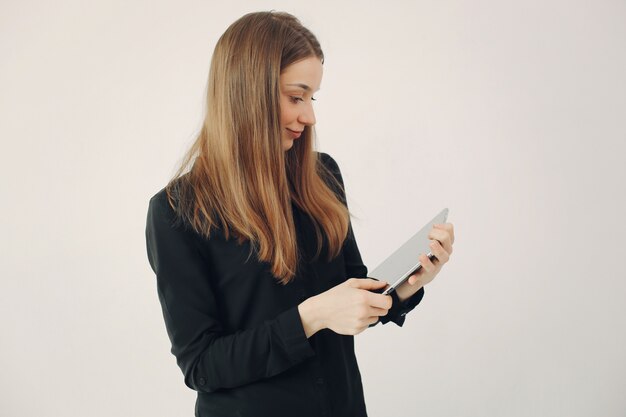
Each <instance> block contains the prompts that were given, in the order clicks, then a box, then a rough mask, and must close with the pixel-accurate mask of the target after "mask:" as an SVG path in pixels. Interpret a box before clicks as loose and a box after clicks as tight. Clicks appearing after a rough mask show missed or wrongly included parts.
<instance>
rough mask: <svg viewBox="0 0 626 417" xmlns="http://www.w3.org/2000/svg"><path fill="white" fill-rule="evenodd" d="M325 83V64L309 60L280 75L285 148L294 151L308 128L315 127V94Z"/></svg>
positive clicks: (317, 60)
mask: <svg viewBox="0 0 626 417" xmlns="http://www.w3.org/2000/svg"><path fill="white" fill-rule="evenodd" d="M321 82H322V61H320V59H319V58H317V57H310V58H306V59H303V60H301V61H298V62H294V63H293V64H291V65H289V66H288V67H286V68H285V69H284V70H283V72H282V73H281V74H280V128H281V135H282V143H283V149H284V150H285V151H287V150H289V149H291V147H292V146H293V141H294V140H298V138H299V137H300V135H301V134H302V131H303V130H304V128H305V127H306V126H313V125H314V124H315V114H314V113H313V101H315V99H314V98H313V93H315V92H317V91H318V90H319V89H320V84H321Z"/></svg>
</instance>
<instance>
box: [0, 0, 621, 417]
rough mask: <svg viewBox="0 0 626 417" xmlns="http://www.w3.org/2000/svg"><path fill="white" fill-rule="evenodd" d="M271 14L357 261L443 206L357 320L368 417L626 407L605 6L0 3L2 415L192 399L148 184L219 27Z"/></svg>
mask: <svg viewBox="0 0 626 417" xmlns="http://www.w3.org/2000/svg"><path fill="white" fill-rule="evenodd" d="M270 9H275V10H285V11H288V12H291V13H293V14H295V15H296V16H298V17H299V18H300V19H301V21H302V22H303V23H304V24H305V25H306V26H307V27H309V28H310V29H311V30H312V31H313V32H314V33H315V34H316V35H317V36H318V38H319V40H320V42H321V44H322V47H323V49H324V52H325V55H326V61H325V64H324V78H323V81H322V89H321V91H320V92H319V94H318V95H317V99H318V101H317V103H316V105H315V106H316V116H317V120H318V124H317V132H318V137H317V148H318V150H320V151H323V152H327V153H329V154H330V155H332V156H333V157H334V158H335V159H336V160H337V161H338V163H339V166H340V167H341V170H342V172H343V175H344V178H345V182H346V189H347V193H348V204H349V206H350V209H351V210H352V212H353V214H354V215H355V217H354V218H353V220H352V221H353V225H354V229H355V234H356V237H357V241H358V243H359V246H360V249H361V253H362V256H363V259H364V261H365V263H366V264H367V265H368V267H369V268H370V270H371V269H373V268H374V267H375V266H376V265H377V264H378V263H379V262H380V261H382V260H383V259H384V258H385V257H386V256H387V255H388V254H389V253H390V252H391V251H392V250H393V249H395V248H396V246H397V245H399V244H401V243H402V242H403V241H404V240H405V239H407V238H408V237H409V236H410V235H411V234H412V233H413V232H414V231H415V230H416V229H417V228H418V227H420V226H421V225H422V224H423V223H425V222H426V221H428V220H429V219H430V218H431V217H432V216H434V214H435V213H437V212H438V211H439V210H441V209H442V208H443V207H448V208H449V209H450V217H449V221H450V222H451V223H453V224H454V227H455V231H456V243H455V245H454V253H453V254H452V257H451V260H450V262H449V263H448V264H446V265H445V267H444V269H443V270H442V272H441V273H440V274H439V276H438V277H437V278H436V279H435V280H434V281H433V282H432V283H431V284H429V285H428V286H427V287H426V295H425V297H424V299H423V301H422V303H421V304H420V305H419V306H418V307H417V308H416V309H415V310H414V311H413V312H412V313H410V314H409V316H407V320H406V322H405V324H404V326H403V327H402V328H400V327H397V326H396V325H395V324H393V323H389V324H387V325H385V326H381V325H379V326H377V327H375V328H372V329H369V330H366V331H365V332H363V333H361V334H359V335H357V336H356V349H357V356H358V359H359V364H360V368H361V373H362V376H363V382H364V389H365V396H366V403H367V408H368V411H369V414H370V415H371V416H374V417H376V416H429V417H440V416H441V417H444V416H446V417H447V416H453V417H456V416H460V417H470V416H471V417H474V416H475V417H479V416H480V417H486V416H489V417H492V416H493V417H500V416H568V417H575V416H581V417H582V416H591V415H594V416H603V417H611V416H625V415H626V397H625V396H624V392H626V359H625V356H624V352H626V307H625V301H624V300H625V296H626V282H625V281H626V267H625V266H624V254H625V245H624V233H625V232H626V222H625V220H624V213H625V212H626V198H625V192H624V190H625V188H626V187H625V182H626V181H625V180H626V168H625V166H626V164H624V156H625V155H626V82H625V76H624V74H626V24H624V22H626V3H625V2H624V1H623V0H614V1H608V0H602V1H593V2H592V1H580V0H577V1H572V0H568V1H565V0H562V1H552V0H549V1H546V0H541V1H538V0H530V1H523V2H522V1H515V2H513V1H497V0H483V1H472V2H467V1H441V0H436V1H435V0H433V1H395V2H381V1H332V2H331V1H315V2H313V1H307V2H294V1H274V2H264V1H258V2H253V1H247V2H246V1H237V0H233V1H228V2H210V1H178V2H174V1H169V2H165V1H147V0H145V1H129V0H125V1H119V0H108V1H99V2H85V1H79V0H75V1H70V0H59V1H54V2H51V1H41V0H40V1H29V0H20V1H15V0H14V1H7V0H2V1H1V2H0V138H1V140H2V152H0V155H1V156H0V162H1V163H0V170H1V171H0V178H1V179H0V181H1V186H2V188H1V191H2V199H1V207H2V213H1V214H2V215H1V217H0V222H1V223H0V226H1V229H2V234H1V236H2V237H1V242H2V243H1V245H2V246H1V247H0V254H1V255H0V256H1V265H0V273H1V280H0V328H1V329H2V331H1V332H2V339H1V341H0V361H1V362H0V367H1V369H2V372H0V415H3V416H64V417H74V416H77V417H78V416H80V417H83V416H191V415H193V409H194V402H195V396H196V393H195V392H194V391H192V390H190V389H188V388H187V387H186V386H185V385H184V383H183V376H182V373H181V371H180V369H179V368H178V367H177V365H176V362H175V358H174V356H172V355H171V353H170V352H169V349H170V344H169V340H168V338H167V334H166V331H165V326H164V322H163V317H162V313H161V309H160V305H159V302H158V298H157V293H156V287H155V277H154V273H153V272H152V270H151V269H150V266H149V264H148V260H147V254H146V247H145V235H144V231H145V221H146V211H147V208H148V200H149V198H150V197H151V196H152V195H153V194H155V193H156V192H157V191H159V190H160V189H161V188H162V187H163V186H164V185H165V184H166V183H167V181H168V179H169V178H170V177H171V176H172V175H173V173H174V172H175V169H176V168H177V167H178V164H179V163H180V161H181V158H182V156H183V153H184V152H185V151H186V150H187V148H188V147H189V145H190V144H191V143H192V141H193V139H194V136H195V134H196V133H197V131H198V128H199V126H200V123H201V119H202V116H203V111H204V94H205V89H206V80H207V74H208V69H209V64H210V59H211V54H212V51H213V48H214V46H215V43H216V41H217V39H218V37H219V36H220V35H221V34H222V33H223V32H224V30H225V29H226V28H227V27H228V25H230V24H231V23H232V22H233V21H234V20H236V19H237V18H239V17H240V16H242V15H243V14H245V13H248V12H251V11H259V10H270Z"/></svg>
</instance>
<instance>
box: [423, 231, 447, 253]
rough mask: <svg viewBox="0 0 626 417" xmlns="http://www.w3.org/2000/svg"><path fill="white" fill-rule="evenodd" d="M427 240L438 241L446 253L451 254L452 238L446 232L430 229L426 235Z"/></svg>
mask: <svg viewBox="0 0 626 417" xmlns="http://www.w3.org/2000/svg"><path fill="white" fill-rule="evenodd" d="M428 238H429V239H432V240H437V241H439V243H441V246H443V247H444V248H445V250H446V251H447V252H448V253H452V238H451V237H450V233H449V232H448V231H447V230H443V229H432V230H431V231H430V233H428Z"/></svg>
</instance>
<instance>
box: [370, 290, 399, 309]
mask: <svg viewBox="0 0 626 417" xmlns="http://www.w3.org/2000/svg"><path fill="white" fill-rule="evenodd" d="M366 296H367V304H368V305H369V306H370V307H372V308H381V309H387V310H389V309H390V308H391V305H392V304H393V300H392V299H391V296H390V295H382V294H376V293H373V292H368V294H366Z"/></svg>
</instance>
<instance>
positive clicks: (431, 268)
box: [419, 253, 437, 274]
mask: <svg viewBox="0 0 626 417" xmlns="http://www.w3.org/2000/svg"><path fill="white" fill-rule="evenodd" d="M419 260H420V263H421V264H422V268H424V270H425V271H426V272H427V273H429V274H430V273H432V272H435V271H436V270H437V267H436V266H435V265H434V264H433V263H432V261H431V260H430V258H429V257H428V256H426V255H425V254H423V253H421V254H420V256H419Z"/></svg>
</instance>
